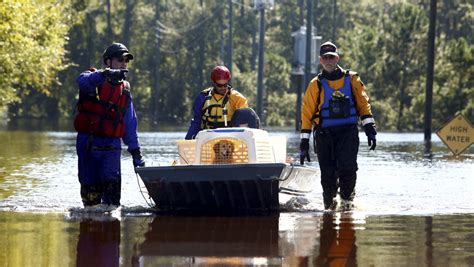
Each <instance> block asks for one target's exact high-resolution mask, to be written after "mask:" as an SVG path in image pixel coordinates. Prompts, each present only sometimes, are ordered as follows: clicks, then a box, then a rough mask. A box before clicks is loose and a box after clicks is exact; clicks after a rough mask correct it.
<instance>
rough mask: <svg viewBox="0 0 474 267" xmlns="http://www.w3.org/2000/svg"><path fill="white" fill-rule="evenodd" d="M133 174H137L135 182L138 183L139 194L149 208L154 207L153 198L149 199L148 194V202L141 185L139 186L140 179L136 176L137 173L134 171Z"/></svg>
mask: <svg viewBox="0 0 474 267" xmlns="http://www.w3.org/2000/svg"><path fill="white" fill-rule="evenodd" d="M135 176H137V184H138V189H140V194H141V195H142V197H143V199H144V200H145V202H146V204H147V205H148V206H149V207H150V208H152V209H153V208H155V205H153V200H152V199H151V197H150V195H148V198H149V199H150V201H151V202H148V200H147V199H146V198H145V195H144V194H143V191H142V187H141V186H140V179H139V178H138V173H137V172H135Z"/></svg>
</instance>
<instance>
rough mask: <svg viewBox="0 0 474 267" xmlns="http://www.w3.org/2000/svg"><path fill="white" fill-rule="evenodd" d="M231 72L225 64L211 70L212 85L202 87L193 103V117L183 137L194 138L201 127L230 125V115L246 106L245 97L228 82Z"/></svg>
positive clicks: (213, 127)
mask: <svg viewBox="0 0 474 267" xmlns="http://www.w3.org/2000/svg"><path fill="white" fill-rule="evenodd" d="M230 79H231V74H230V71H229V69H227V68H226V67H225V66H216V67H215V68H214V69H213V70H212V72H211V80H212V81H213V82H214V85H213V86H212V87H209V88H207V89H204V90H203V91H201V92H200V93H199V95H198V96H197V97H196V100H195V101H194V104H193V113H194V116H193V119H192V120H191V125H190V126H189V129H188V132H187V134H186V137H185V139H188V140H189V139H194V138H195V137H196V134H197V133H198V132H199V131H201V130H203V129H215V128H220V127H231V126H232V124H231V120H232V115H233V114H234V112H235V111H236V110H237V109H240V108H248V103H247V98H245V97H244V96H243V95H242V94H241V93H239V92H238V91H237V90H235V89H234V88H232V86H231V85H230V84H229V81H230Z"/></svg>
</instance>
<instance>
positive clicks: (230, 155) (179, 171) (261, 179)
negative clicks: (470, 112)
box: [135, 127, 319, 211]
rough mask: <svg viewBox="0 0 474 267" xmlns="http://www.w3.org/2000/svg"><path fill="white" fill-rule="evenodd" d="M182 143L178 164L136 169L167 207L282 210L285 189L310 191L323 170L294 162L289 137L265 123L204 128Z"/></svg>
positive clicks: (159, 206) (290, 192)
mask: <svg viewBox="0 0 474 267" xmlns="http://www.w3.org/2000/svg"><path fill="white" fill-rule="evenodd" d="M177 146H178V155H179V158H180V159H179V162H177V164H172V165H170V166H151V167H138V168H136V169H135V171H136V172H137V174H138V175H139V176H140V178H141V180H142V181H143V183H144V185H145V187H146V189H147V191H148V194H149V196H150V197H151V199H153V202H154V203H155V205H156V208H157V209H159V210H163V211H181V210H190V211H238V210H246V211H249V210H256V211H257V210H260V211H270V210H278V208H279V207H280V194H286V195H291V196H303V195H305V194H307V193H309V192H310V191H311V189H312V188H313V185H314V181H316V180H317V176H318V173H319V170H317V169H315V168H312V167H307V166H301V165H295V164H293V163H291V162H288V160H287V156H286V137H284V136H270V135H269V134H268V132H267V131H265V130H261V129H253V128H245V127H242V128H218V129H208V130H203V131H200V132H199V133H198V134H197V136H196V139H194V140H177Z"/></svg>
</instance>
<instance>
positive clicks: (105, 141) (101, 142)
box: [76, 70, 140, 151]
mask: <svg viewBox="0 0 474 267" xmlns="http://www.w3.org/2000/svg"><path fill="white" fill-rule="evenodd" d="M104 81H105V77H104V76H103V75H102V72H101V71H100V70H99V71H85V72H83V73H81V74H80V75H79V77H77V79H76V82H77V84H78V85H79V90H80V91H81V92H83V93H91V92H95V90H96V88H97V87H98V86H99V85H101V84H102V83H104ZM124 123H125V135H124V137H123V138H122V140H123V142H124V143H125V145H127V146H128V151H131V150H134V149H136V148H139V147H140V145H139V143H138V136H137V128H138V120H137V115H136V113H135V109H134V108H133V101H132V97H131V96H130V104H129V106H128V107H126V109H125V114H124ZM89 137H90V134H88V133H78V134H77V142H78V143H82V142H87V140H89ZM93 145H94V146H104V147H105V146H112V147H114V148H117V149H120V148H121V142H120V138H118V137H104V136H94V138H93Z"/></svg>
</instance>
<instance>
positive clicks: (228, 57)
mask: <svg viewBox="0 0 474 267" xmlns="http://www.w3.org/2000/svg"><path fill="white" fill-rule="evenodd" d="M233 18H234V16H233V12H232V0H229V44H228V48H229V49H228V51H227V52H228V55H227V68H228V69H229V70H230V73H232V53H233V50H234V47H233V44H232V38H233V34H234V33H233V31H232V24H233Z"/></svg>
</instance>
